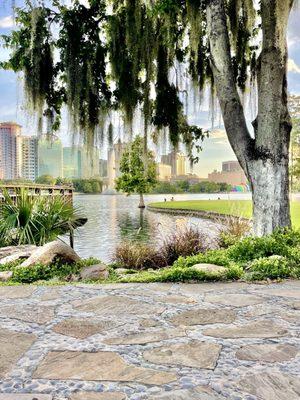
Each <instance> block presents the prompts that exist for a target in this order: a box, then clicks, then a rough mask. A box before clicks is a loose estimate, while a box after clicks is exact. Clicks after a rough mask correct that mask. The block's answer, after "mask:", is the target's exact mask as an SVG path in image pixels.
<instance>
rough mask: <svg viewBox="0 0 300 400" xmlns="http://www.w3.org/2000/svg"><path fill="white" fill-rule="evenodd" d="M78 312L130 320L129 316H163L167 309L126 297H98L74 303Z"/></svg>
mask: <svg viewBox="0 0 300 400" xmlns="http://www.w3.org/2000/svg"><path fill="white" fill-rule="evenodd" d="M73 306H74V308H75V309H76V310H78V311H84V312H92V313H95V314H96V315H100V316H103V317H118V318H121V317H123V318H128V317H129V316H133V315H134V316H140V315H153V314H162V313H163V312H164V311H165V309H166V308H165V307H163V306H160V305H158V304H149V303H146V302H143V301H138V300H133V299H131V298H129V297H126V296H97V297H93V298H91V299H88V300H80V301H77V300H76V301H75V302H73Z"/></svg>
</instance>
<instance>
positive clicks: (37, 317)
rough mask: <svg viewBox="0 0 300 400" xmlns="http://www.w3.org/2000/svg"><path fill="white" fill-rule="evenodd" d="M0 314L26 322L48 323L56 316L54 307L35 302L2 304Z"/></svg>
mask: <svg viewBox="0 0 300 400" xmlns="http://www.w3.org/2000/svg"><path fill="white" fill-rule="evenodd" d="M0 316H1V317H6V318H14V319H18V320H20V321H25V322H34V323H36V324H46V323H48V322H51V321H52V319H53V318H54V316H55V315H54V307H49V306H48V307H46V306H39V305H33V304H14V305H3V306H0Z"/></svg>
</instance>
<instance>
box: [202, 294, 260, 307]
mask: <svg viewBox="0 0 300 400" xmlns="http://www.w3.org/2000/svg"><path fill="white" fill-rule="evenodd" d="M204 300H205V301H206V302H208V303H216V304H222V305H224V306H233V307H247V306H253V305H255V304H259V303H262V302H263V301H264V299H263V298H262V297H259V296H254V295H252V294H241V293H239V294H231V293H224V294H208V295H206V296H205V298H204Z"/></svg>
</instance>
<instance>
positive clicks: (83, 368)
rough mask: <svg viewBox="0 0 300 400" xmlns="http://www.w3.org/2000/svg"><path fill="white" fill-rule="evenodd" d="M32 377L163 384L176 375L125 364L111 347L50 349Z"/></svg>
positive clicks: (170, 380)
mask: <svg viewBox="0 0 300 400" xmlns="http://www.w3.org/2000/svg"><path fill="white" fill-rule="evenodd" d="M104 366H106V367H104ZM108 366H109V367H108ZM33 379H59V380H73V379H76V380H77V379H79V380H87V381H111V382H138V383H142V384H145V385H164V384H167V383H170V382H173V381H176V379H177V377H176V375H175V374H173V373H169V372H164V371H156V370H154V369H151V368H142V367H136V366H134V365H131V364H128V363H127V362H125V361H124V360H123V358H122V357H121V356H120V355H119V354H117V353H114V352H111V351H98V352H95V353H88V352H81V351H78V352H76V351H52V352H50V353H48V354H47V355H46V357H45V358H44V360H43V361H42V362H41V364H40V365H39V366H38V367H37V369H36V371H35V372H34V374H33Z"/></svg>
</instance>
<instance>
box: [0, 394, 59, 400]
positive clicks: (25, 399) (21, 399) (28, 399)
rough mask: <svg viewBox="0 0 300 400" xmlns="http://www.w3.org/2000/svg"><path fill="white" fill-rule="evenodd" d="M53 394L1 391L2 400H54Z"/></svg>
mask: <svg viewBox="0 0 300 400" xmlns="http://www.w3.org/2000/svg"><path fill="white" fill-rule="evenodd" d="M52 399H53V397H52V395H51V394H39V393H32V394H30V393H29V394H20V393H4V394H1V393H0V400H52Z"/></svg>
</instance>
